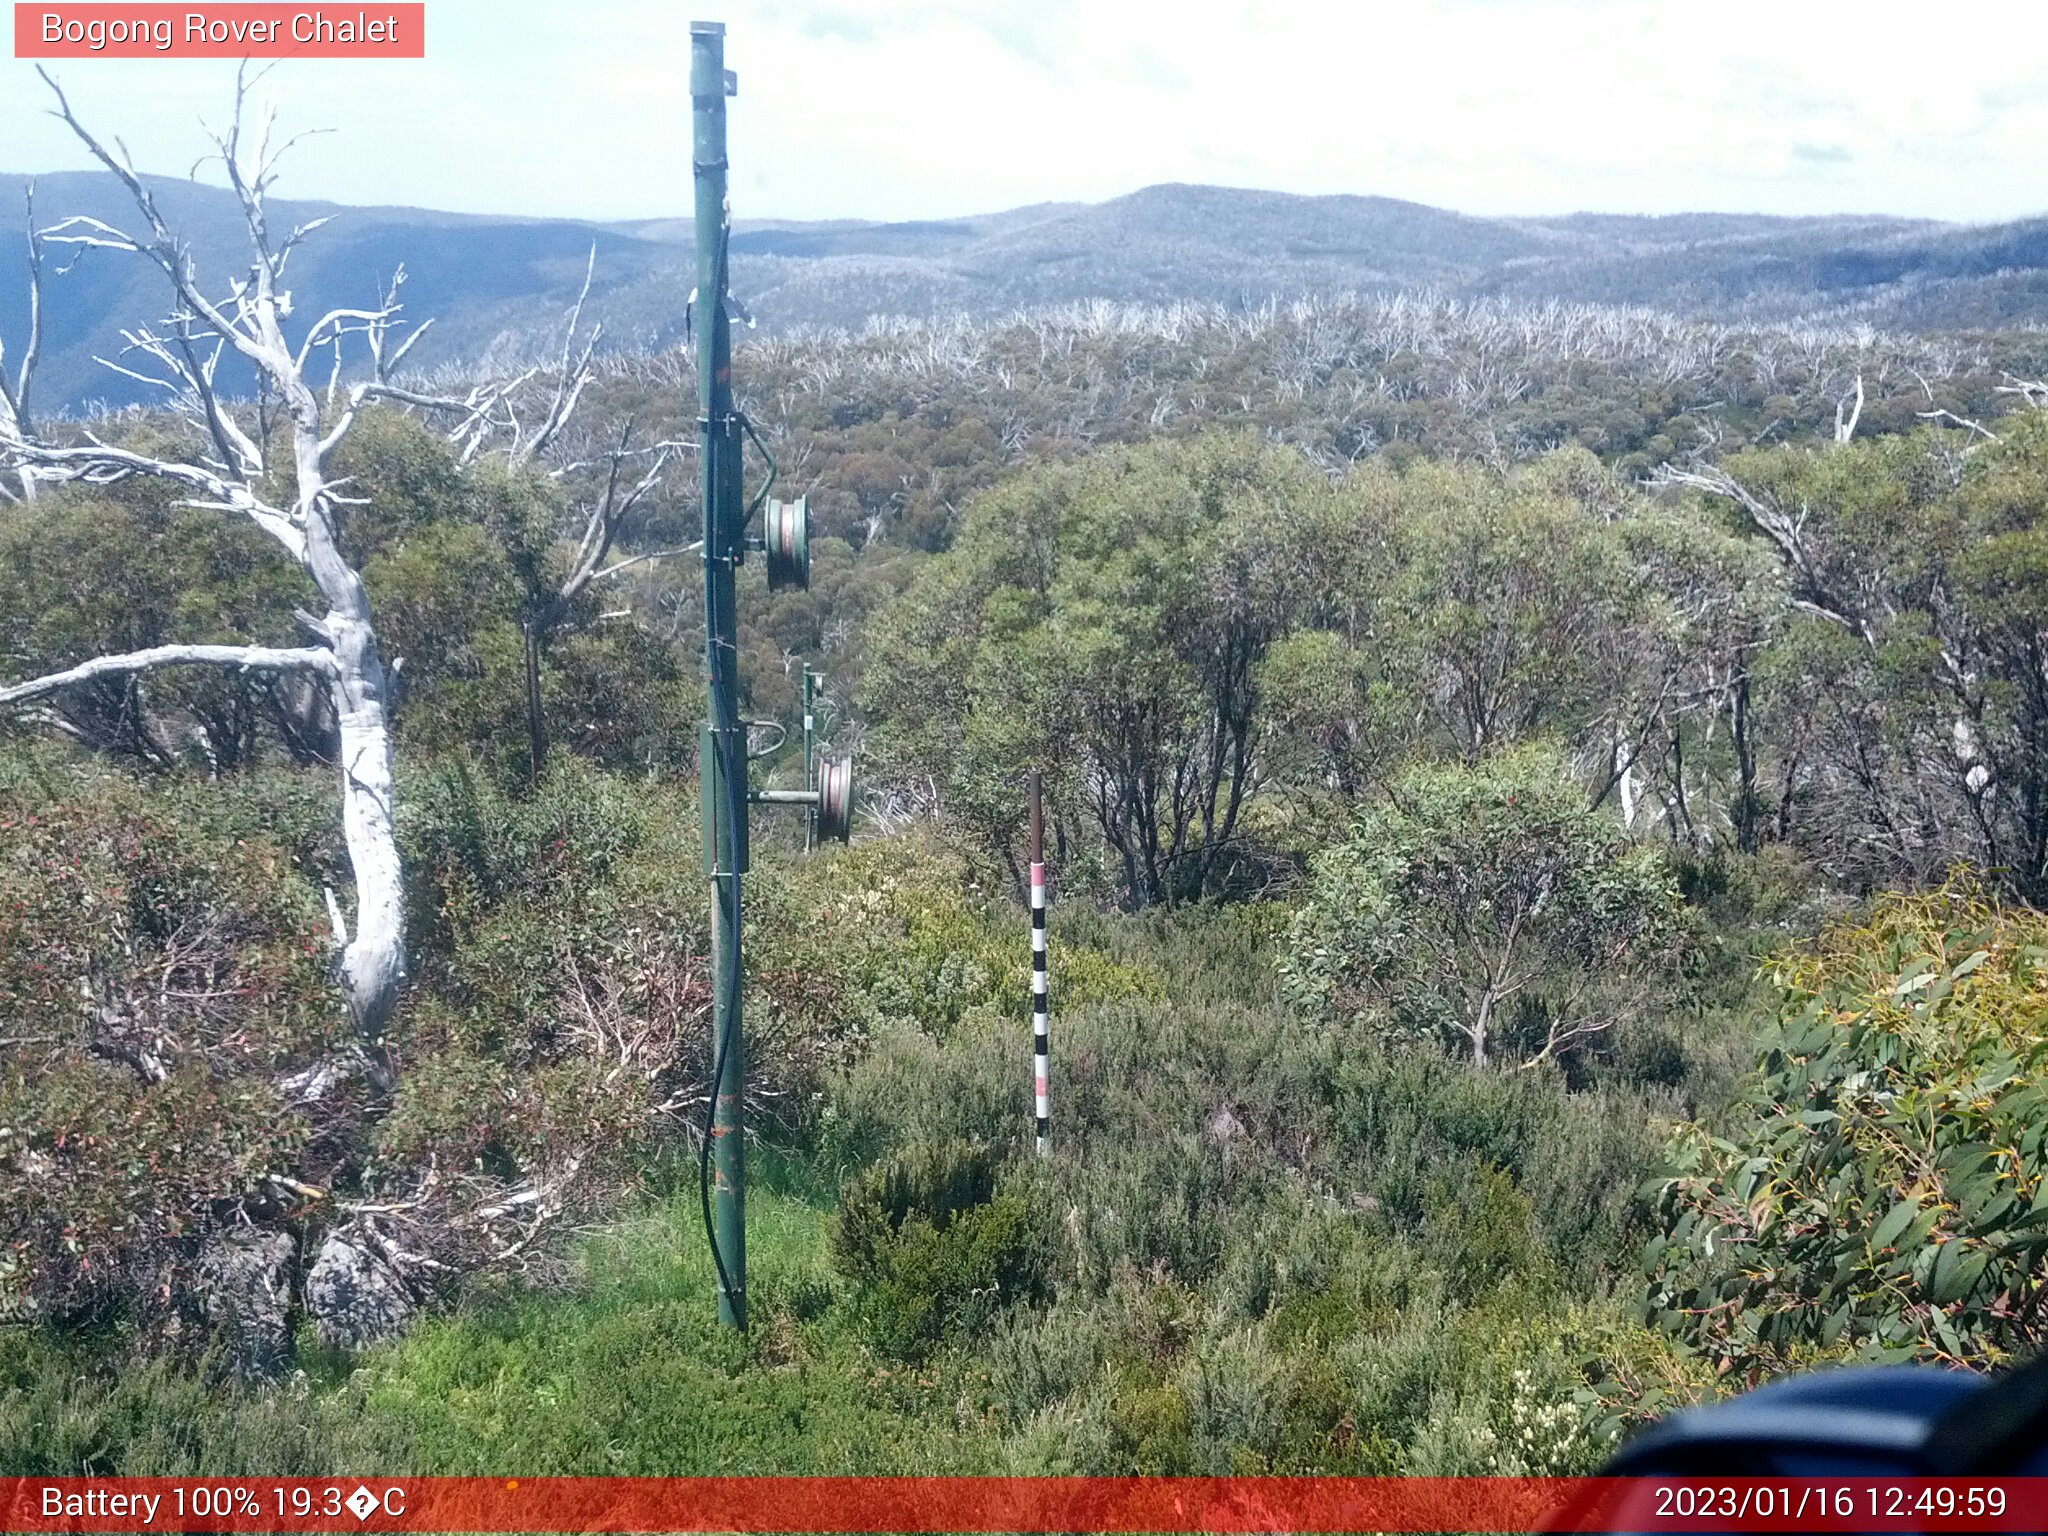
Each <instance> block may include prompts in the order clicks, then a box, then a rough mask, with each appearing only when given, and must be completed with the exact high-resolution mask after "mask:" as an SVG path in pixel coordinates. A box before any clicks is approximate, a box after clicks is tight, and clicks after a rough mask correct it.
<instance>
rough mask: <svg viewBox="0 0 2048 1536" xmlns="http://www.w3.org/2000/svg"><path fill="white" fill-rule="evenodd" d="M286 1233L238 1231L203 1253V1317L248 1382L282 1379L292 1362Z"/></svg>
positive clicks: (292, 1251) (290, 1248)
mask: <svg viewBox="0 0 2048 1536" xmlns="http://www.w3.org/2000/svg"><path fill="white" fill-rule="evenodd" d="M296 1257H297V1248H296V1245H295V1244H294V1243H293V1242H292V1239H291V1237H290V1235H289V1234H288V1233H284V1232H262V1231H257V1230H254V1229H251V1228H246V1227H244V1228H237V1229H235V1230H233V1231H228V1232H221V1233H217V1234H216V1235H214V1236H213V1237H211V1238H209V1239H208V1240H207V1242H206V1246H205V1247H203V1248H202V1249H200V1251H199V1263H198V1266H197V1270H198V1297H199V1305H200V1309H201V1311H203V1312H204V1313H205V1314H206V1320H207V1322H208V1323H210V1324H211V1325H212V1326H213V1329H214V1332H215V1333H216V1334H217V1335H218V1336H219V1338H220V1341H221V1343H222V1345H223V1346H225V1348H226V1351H227V1358H228V1365H229V1367H230V1369H232V1370H233V1371H234V1373H235V1374H236V1375H237V1376H240V1377H241V1378H243V1379H244V1380H245V1381H258V1380H267V1379H268V1378H270V1377H273V1376H276V1375H278V1374H279V1373H280V1372H281V1371H282V1370H283V1369H284V1366H285V1364H286V1362H287V1361H289V1360H290V1358H291V1350H292V1334H291V1322H290V1318H291V1305H292V1260H293V1259H294V1258H296Z"/></svg>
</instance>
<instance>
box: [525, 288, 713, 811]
mask: <svg viewBox="0 0 2048 1536" xmlns="http://www.w3.org/2000/svg"><path fill="white" fill-rule="evenodd" d="M573 323H574V322H573V320H572V322H571V324H572V325H573ZM587 363H588V358H587V357H586V359H585V364H586V366H587ZM572 404H573V402H572ZM564 419H566V417H565V418H564ZM632 441H633V423H632V422H631V421H628V422H627V423H626V425H625V427H624V429H623V430H622V431H621V432H620V434H619V440H618V442H617V443H616V444H615V445H614V446H613V447H611V448H609V449H608V450H606V451H605V453H604V454H603V456H602V460H601V462H603V464H604V465H605V471H604V488H603V490H602V491H601V492H599V493H598V494H597V495H596V496H594V497H592V498H590V499H589V500H587V501H583V502H581V503H579V504H578V507H577V512H578V514H579V516H580V518H581V520H582V525H583V526H582V530H581V532H580V534H579V536H578V538H577V541H576V553H575V554H574V555H573V556H572V557H571V559H570V563H569V569H568V572H567V573H566V574H565V575H564V576H563V577H562V578H561V580H560V581H559V582H557V583H555V584H554V586H553V587H552V589H543V590H541V591H537V592H535V593H533V594H532V596H531V597H530V599H529V602H528V609H527V613H526V616H525V618H524V620H523V621H522V623H521V628H522V629H523V631H524V632H525V639H526V729H527V738H528V745H527V753H528V766H529V768H530V770H531V772H532V774H533V777H534V778H535V779H536V780H537V779H539V777H540V775H541V769H542V767H543V766H544V765H545V763H546V760H547V725H546V721H545V719H544V717H543V715H542V711H541V665H542V662H543V661H544V660H545V657H546V652H547V648H548V645H549V643H550V642H551V641H552V640H553V639H554V637H555V635H556V633H557V631H559V630H560V629H561V628H562V626H563V625H564V624H566V623H567V622H568V620H569V616H570V614H571V613H572V612H573V611H574V609H575V606H576V601H577V599H578V598H580V597H582V596H583V594H584V593H585V592H587V591H588V590H590V588H591V587H592V586H594V585H595V584H596V583H598V582H601V581H608V580H610V579H611V578H613V577H615V576H619V575H622V574H623V573H625V572H626V571H629V570H631V569H633V568H634V567H635V566H639V565H644V564H646V563H648V562H649V561H654V560H663V559H667V558H668V557H669V556H671V555H679V554H683V553H685V551H684V550H682V549H658V550H649V551H647V552H645V553H643V554H638V555H628V556H626V557H624V558H622V559H619V560H610V559H609V557H610V555H611V552H612V550H613V549H614V548H615V547H616V546H617V544H618V540H619V536H620V535H621V533H623V532H624V531H625V529H626V527H627V525H628V524H629V523H631V522H632V520H633V517H634V514H635V512H637V511H638V509H639V508H640V506H641V505H642V503H644V502H645V501H646V499H647V497H648V496H649V494H650V493H652V492H653V491H654V490H655V489H656V488H657V487H658V486H659V485H660V484H661V483H662V479H663V477H664V476H665V475H666V473H667V470H668V465H669V461H670V460H671V459H672V458H674V456H675V454H676V452H677V449H678V447H679V446H680V445H678V444H676V443H673V442H659V443H654V444H652V445H650V446H648V447H646V448H642V449H636V448H634V447H633V446H632ZM636 459H640V460H644V461H645V464H646V467H645V469H644V470H643V471H642V473H641V474H640V475H639V477H638V478H637V479H636V480H634V481H633V483H632V484H631V485H628V484H627V483H626V480H627V475H628V465H630V464H631V463H632V462H633V461H634V460H636ZM586 467H588V466H586V465H585V464H583V463H581V462H571V463H568V464H565V465H562V466H561V467H560V468H558V469H556V470H555V471H554V472H553V473H554V474H555V476H556V477H557V478H560V477H562V476H565V475H569V474H573V473H575V472H576V471H578V470H581V469H584V468H586ZM695 547H696V546H695V545H691V546H689V548H692V549H694V548H695ZM608 562H609V563H608Z"/></svg>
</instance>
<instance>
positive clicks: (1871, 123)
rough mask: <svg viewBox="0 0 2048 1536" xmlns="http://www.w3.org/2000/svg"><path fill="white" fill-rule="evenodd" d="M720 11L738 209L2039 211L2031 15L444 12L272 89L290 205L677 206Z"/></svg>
mask: <svg viewBox="0 0 2048 1536" xmlns="http://www.w3.org/2000/svg"><path fill="white" fill-rule="evenodd" d="M332 8H333V9H336V10H341V9H346V10H347V11H348V12H350V13H351V14H352V13H353V12H354V11H355V9H356V8H357V4H356V3H355V0H351V3H350V4H349V5H347V6H346V7H342V6H338V5H337V6H334V7H332ZM368 8H369V9H370V10H372V11H374V10H375V5H374V3H369V5H368ZM707 12H708V13H709V14H711V15H713V16H717V17H719V18H720V19H722V20H724V21H725V22H726V23H727V27H728V35H727V63H728V65H729V66H730V67H732V68H734V69H736V70H737V71H738V72H739V76H740V94H739V96H738V98H737V99H736V100H735V101H734V102H733V103H732V161H733V176H734V180H733V202H734V212H735V214H736V215H737V216H739V217H741V218H762V217H784V218H846V217H854V218H885V219H902V218H925V217H934V216H941V215H947V214H961V213H973V212H984V211H992V210H995V209H999V208H1007V207H1012V206H1015V205H1018V204H1023V203H1033V202H1045V201H1052V200H1069V199H1079V200H1089V201H1093V200H1098V199H1102V198H1108V197H1114V196H1117V195H1118V194H1120V193H1124V192H1129V191H1132V190H1135V189H1136V188H1138V187H1142V186H1147V185H1150V184H1152V183H1155V182H1162V181H1194V182H1213V183H1220V184H1225V185H1233V186H1252V187H1266V188H1275V189H1279V190H1283V191H1290V192H1310V193H1328V192H1349V193H1375V194H1381V195H1386V196H1393V197H1405V198H1413V199H1415V200H1417V201H1421V202H1427V203H1433V204H1437V205H1440V206H1444V207H1451V208H1458V209H1463V210H1465V211H1468V212H1472V213H1483V214H1485V213H1562V212H1568V211H1572V210H1576V209H1598V210H1605V211H1615V212H1645V213H1665V212H1672V211H1675V210H1679V209H1693V208H1700V209H1720V210H1752V211H1762V212H1770V213H1824V212H1842V211H1851V212H1889V213H1902V214H1920V215H1927V216H1932V217H1939V218H1949V219H1971V220H1988V219H2004V218H2012V217H2017V216H2020V215H2024V214H2031V213H2036V212H2041V211H2044V210H2048V187H2044V177H2048V171H2044V169H2043V165H2044V159H2043V150H2044V148H2048V46H2044V44H2048V5H2043V4H2041V3H2040V0H2025V3H2007V0H1967V3H1964V4H1953V3H1951V4H1946V5H1929V4H1925V3H1904V0H1863V3H1860V4H1855V5H1850V4H1846V3H1842V0H1268V3H1266V4H1263V5H1254V4H1244V3H1237V0H826V3H819V0H723V3H722V4H721V3H718V0H567V3H565V0H428V5H427V55H428V56H427V58H426V59H425V60H407V61H398V60H394V61H379V62H368V63H365V62H337V61H327V60H307V61H302V62H291V63H287V64H285V65H283V66H282V67H281V68H280V69H279V70H277V71H276V72H275V73H273V74H272V75H271V76H270V78H269V81H268V82H266V88H267V89H269V90H270V91H271V92H272V94H274V95H276V96H277V97H279V98H280V100H281V104H282V106H283V108H284V117H285V120H286V121H287V123H289V124H291V125H294V126H303V127H315V126H319V127H332V128H335V129H337V130H338V132H336V133H335V134H333V135H331V136H326V137H322V138H318V139H315V140H312V141H309V142H308V143H306V144H305V145H303V146H302V147H301V148H300V149H298V150H297V151H295V152H294V159H293V161H292V162H291V164H290V166H289V168H288V170H287V173H286V175H285V177H284V180H283V184H282V186H281V188H280V190H281V192H282V193H284V194H285V195H289V196H303V197H325V198H333V199H336V200H339V201H342V202H352V203H411V204H418V205H422V206H427V207H435V208H447V209H457V210H463V211H470V212H480V213H520V214H551V215H564V216H574V217H583V218H638V217H650V216H655V215H665V214H676V213H681V212H684V211H686V210H687V207H688V204H689V185H688V183H689V165H688V139H689V120H688V97H687V77H688V69H689V40H688V22H689V19H690V17H691V16H692V15H693V14H704V13H707ZM58 69H59V71H60V78H61V79H62V80H63V82H64V83H65V85H66V87H67V88H68V89H70V90H71V91H72V93H73V96H74V99H75V100H76V102H77V104H78V105H79V108H80V110H81V113H82V114H84V115H86V116H87V118H88V121H90V122H93V123H94V124H96V125H101V126H103V127H104V129H105V130H106V131H107V132H110V133H118V134H120V135H122V136H123V137H124V138H126V139H127V141H128V144H129V146H130V148H131V149H132V150H133V151H134V153H135V156H136V159H137V162H138V163H139V164H140V165H141V166H142V168H143V169H145V170H154V171H162V172H167V173H171V174H178V175H182V174H184V173H185V172H186V170H187V169H188V168H189V166H190V164H191V162H192V161H193V159H194V158H195V157H196V156H197V154H198V153H199V148H200V145H201V143H202V141H201V139H200V137H199V132H198V127H197V123H198V120H199V119H201V118H202V117H207V116H217V115H218V113H219V112H220V110H221V108H222V106H223V103H224V100H225V94H226V88H227V86H228V83H229V81H230V80H231V78H232V66H231V65H228V64H223V63H220V62H217V61H207V60H198V59H191V60H184V59H172V60H167V61H159V60H150V61H134V62H131V61H125V60H79V61H66V62H64V63H62V64H61V65H59V66H58ZM0 70H4V71H5V73H4V74H0V170H16V171H47V170H52V169H66V168H73V167H78V166H82V165H83V164H84V163H85V162H84V160H83V159H82V157H81V153H80V151H79V150H78V149H77V148H76V147H75V146H74V145H73V144H72V143H70V142H69V141H68V139H67V137H66V136H65V134H64V132H63V130H62V129H61V126H60V125H57V124H54V123H52V122H50V121H49V120H48V119H47V118H46V117H44V116H42V115H41V111H40V109H41V107H42V106H43V104H44V103H43V96H42V85H41V82H40V81H38V80H36V78H35V76H34V74H33V72H32V70H31V67H30V65H29V64H27V63H25V62H22V61H19V60H12V59H10V60H7V61H4V63H0Z"/></svg>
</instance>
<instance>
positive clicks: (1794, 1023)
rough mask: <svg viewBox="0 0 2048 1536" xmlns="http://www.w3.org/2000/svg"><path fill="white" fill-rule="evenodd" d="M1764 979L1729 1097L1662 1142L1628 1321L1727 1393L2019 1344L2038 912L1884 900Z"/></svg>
mask: <svg viewBox="0 0 2048 1536" xmlns="http://www.w3.org/2000/svg"><path fill="white" fill-rule="evenodd" d="M1772 976H1773V979H1774V981H1775V982H1776V983H1777V984H1778V986H1779V987H1780V989H1781V991H1782V997H1783V1002H1782V1006H1781V1008H1780V1012H1779V1017H1778V1021H1777V1023H1776V1025H1775V1027H1774V1028H1773V1029H1772V1030H1770V1031H1769V1032H1768V1033H1767V1034H1766V1036H1765V1038H1764V1041H1763V1054H1762V1060H1761V1061H1760V1063H1759V1066H1758V1071H1757V1074H1756V1077H1755V1078H1754V1080H1753V1084H1752V1086H1751V1088H1750V1090H1749V1091H1748V1092H1747V1093H1746V1094H1745V1095H1744V1097H1743V1099H1742V1101H1741V1102H1740V1104H1738V1106H1737V1107H1736V1110H1735V1112H1734V1114H1733V1115H1732V1116H1731V1117H1730V1121H1729V1123H1728V1124H1727V1126H1726V1127H1725V1129H1724V1131H1723V1134H1721V1135H1709V1134H1708V1133H1707V1132H1706V1131H1704V1130H1701V1129H1699V1128H1697V1127H1687V1128H1685V1129H1683V1130H1682V1131H1681V1132H1680V1133H1679V1136H1678V1139H1677V1141H1676V1144H1675V1145H1674V1147H1673V1166H1672V1169H1671V1171H1670V1172H1669V1174H1668V1175H1667V1176H1666V1177H1665V1178H1664V1179H1663V1180H1662V1181H1661V1185H1660V1189H1661V1198H1662V1201H1663V1210H1664V1212H1665V1214H1666V1218H1667V1224H1666V1228H1665V1231H1664V1232H1663V1233H1662V1235H1661V1236H1659V1237H1657V1238H1655V1239H1653V1240H1652V1241H1651V1243H1650V1244H1649V1246H1648V1247H1647V1248H1646V1250H1645V1253H1644V1258H1645V1262H1646V1264H1647V1266H1648V1269H1649V1272H1650V1276H1651V1280H1650V1288H1649V1292H1648V1296H1647V1301H1646V1306H1647V1310H1648V1314H1649V1316H1650V1317H1652V1318H1653V1319H1655V1320H1657V1321H1658V1322H1661V1323H1662V1325H1663V1326H1664V1327H1665V1328H1667V1329H1668V1330H1670V1331H1671V1332H1672V1333H1674V1334H1675V1335H1677V1336H1678V1337H1679V1338H1680V1339H1682V1340H1683V1341H1685V1342H1686V1343H1687V1344H1688V1345H1689V1346H1691V1347H1692V1348H1695V1349H1697V1350H1699V1351H1701V1352H1702V1353H1703V1354H1705V1355H1706V1356H1707V1357H1708V1358H1709V1359H1711V1360H1713V1361H1715V1362H1717V1363H1718V1364H1719V1365H1720V1366H1721V1368H1723V1369H1726V1370H1732V1371H1733V1372H1734V1373H1736V1375H1737V1377H1738V1379H1752V1378H1754V1377H1755V1376H1757V1375H1760V1374H1763V1373H1765V1372H1769V1371H1774V1370H1780V1369H1784V1368H1787V1367H1790V1366H1793V1365H1795V1364H1798V1363H1801V1362H1804V1361H1808V1360H1811V1359H1813V1358H1814V1357H1816V1356H1818V1355H1822V1354H1855V1355H1858V1356H1862V1357H1868V1358H1878V1359H1889V1358H1904V1357H1921V1358H1929V1359H1937V1360H1947V1361H1953V1362H1961V1363H1969V1364H1984V1363H1991V1362H1996V1361H1999V1360H2003V1359H2006V1358H2008V1357H2010V1356H2012V1355H2014V1354H2015V1353H2018V1352H2021V1351H2024V1350H2026V1349H2028V1348H2030V1347H2031V1346H2033V1345H2035V1344H2037V1343H2038V1342H2039V1341H2040V1339H2041V1336H2042V1335H2041V1329H2040V1326H2039V1324H2038V1323H2036V1322H2035V1321H2034V1320H2033V1319H2034V1318H2035V1317H2036V1315H2037V1303H2038V1302H2039V1300H2040V1298H2041V1295H2042V1283H2043V1281H2042V1277H2043V1274H2044V1269H2043V1262H2042V1261H2043V1259H2044V1257H2048V1156H2044V1141H2048V1078H2044V1073H2048V1040H2044V1029H2043V1025H2044V1023H2048V918H2043V917H2042V916H2041V915H2039V914H2037V913H2034V912H2031V911H2011V910H2005V911H2001V910H1999V909H1997V908H1995V907H1993V906H1991V905H1989V904H1988V903H1987V901H1986V900H1985V899H1984V898H1983V897H1982V896H1981V895H1979V894H1977V893H1976V892H1975V891H1974V890H1973V889H1972V888H1971V887H1969V886H1967V885H1951V886H1949V887H1947V888H1945V889H1943V890H1941V891H1938V892H1935V893H1933V894H1930V895H1926V896H1904V895H1898V896H1889V897H1886V898H1884V899H1883V900H1881V901H1880V902H1879V903H1878V905H1877V907H1876V909H1875V910H1874V911H1873V912H1872V913H1871V915H1870V916H1869V917H1868V918H1867V919H1866V920H1864V921H1862V922H1859V923H1844V924H1840V925H1838V926H1836V927H1835V928H1832V929H1830V930H1829V931H1828V932H1827V933H1826V934H1824V935H1823V936H1822V937H1821V938H1820V940H1819V941H1818V942H1816V943H1815V944H1814V945H1812V946H1810V947H1809V948H1806V949H1804V950H1801V951H1795V952H1793V953H1790V954H1788V955H1786V956H1784V957H1783V958H1781V959H1780V960H1778V961H1777V962H1776V963H1775V964H1774V966H1773V967H1772Z"/></svg>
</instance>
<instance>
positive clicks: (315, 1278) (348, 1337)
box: [306, 1232, 413, 1349]
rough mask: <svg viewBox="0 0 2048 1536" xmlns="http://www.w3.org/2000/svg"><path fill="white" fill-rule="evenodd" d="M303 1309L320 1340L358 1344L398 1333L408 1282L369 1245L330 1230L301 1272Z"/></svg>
mask: <svg viewBox="0 0 2048 1536" xmlns="http://www.w3.org/2000/svg"><path fill="white" fill-rule="evenodd" d="M306 1311H307V1312H308V1313H309V1314H310V1315H311V1317H312V1319H313V1327H314V1328H315V1330H316V1331H317V1332H318V1333H319V1335H320V1340H321V1342H322V1343H324V1344H331V1345H338V1346H339V1347H341V1348H343V1349H361V1348H363V1347H364V1346H365V1345H369V1344H381V1343H383V1342H384V1341H385V1340H387V1339H392V1338H396V1337H397V1336H398V1334H399V1332H400V1331H401V1330H402V1329H403V1328H404V1327H405V1324H406V1319H407V1318H409V1317H411V1316H412V1312H413V1293H412V1287H411V1286H410V1285H408V1284H407V1283H406V1281H405V1277H404V1276H403V1275H401V1274H399V1273H398V1272H397V1271H396V1270H395V1269H393V1268H392V1267H391V1266H390V1265H389V1264H387V1263H386V1262H385V1261H384V1259H383V1258H382V1257H381V1256H380V1255H378V1254H377V1253H375V1252H374V1251H372V1250H371V1249H370V1248H369V1247H367V1246H365V1245H363V1244H361V1243H360V1242H351V1241H350V1240H349V1239H348V1238H346V1237H344V1236H342V1234H340V1233H339V1232H334V1233H329V1234H328V1237H327V1241H326V1242H324V1243H322V1244H321V1245H320V1256H319V1257H318V1258H317V1259H315V1260H314V1261H313V1268H312V1270H311V1271H310V1272H309V1273H308V1274H307V1276H306Z"/></svg>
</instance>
